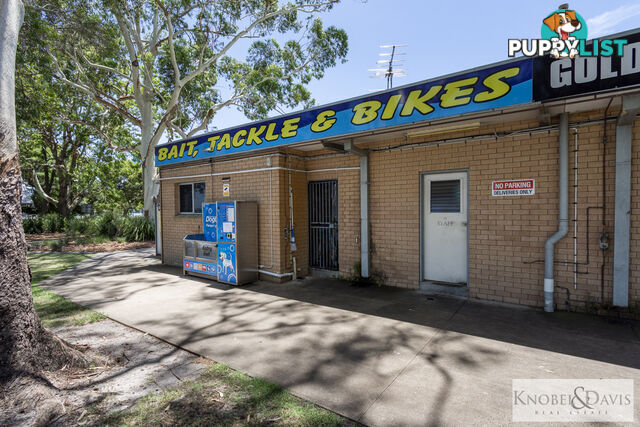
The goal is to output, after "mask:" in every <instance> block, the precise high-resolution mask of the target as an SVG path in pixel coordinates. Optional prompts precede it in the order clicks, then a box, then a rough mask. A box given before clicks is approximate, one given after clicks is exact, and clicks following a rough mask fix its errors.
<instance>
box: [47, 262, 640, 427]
mask: <svg viewBox="0 0 640 427" xmlns="http://www.w3.org/2000/svg"><path fill="white" fill-rule="evenodd" d="M42 286H43V287H46V288H48V289H51V290H53V291H55V292H57V293H59V294H61V295H63V296H65V297H67V298H69V299H71V300H73V301H75V302H77V303H79V304H82V305H86V306H89V307H91V308H93V309H95V310H97V311H99V312H101V313H104V314H106V315H107V316H109V317H112V318H113V319H116V320H118V321H120V322H122V323H125V324H127V325H130V326H133V327H136V328H138V329H141V330H144V331H146V332H149V333H150V334H152V335H155V336H158V337H160V338H162V339H165V340H167V341H169V342H171V343H174V344H176V345H180V346H182V347H184V348H186V349H188V350H190V351H193V352H196V353H199V354H203V355H205V356H207V357H210V358H212V359H213V360H216V361H219V362H223V363H226V364H228V365H230V366H231V367H233V368H235V369H240V370H242V371H245V372H247V373H248V374H250V375H253V376H258V377H262V378H265V379H267V380H270V381H274V382H276V383H279V384H281V385H283V386H285V387H287V388H289V389H290V390H291V391H293V392H294V393H295V394H297V395H299V396H301V397H304V398H307V399H309V400H311V401H314V402H316V403H318V404H320V405H322V406H325V407H327V408H329V409H332V410H334V411H336V412H339V413H341V414H343V415H346V416H348V417H350V418H353V419H356V420H360V421H362V422H364V423H366V424H370V425H380V426H382V425H385V426H386V425H424V424H433V425H436V424H454V423H455V424H485V425H486V424H489V423H491V424H493V423H499V424H506V423H509V422H510V420H511V402H510V396H511V380H512V379H514V378H640V357H638V354H640V336H639V335H638V327H637V324H636V323H632V322H628V321H624V322H622V321H620V322H612V321H609V320H605V319H600V318H594V317H590V316H585V315H577V314H567V313H554V314H551V315H550V314H544V313H542V312H541V311H538V310H535V309H530V308H520V307H511V306H504V305H498V304H488V303H479V302H473V301H468V300H464V299H458V298H453V297H442V296H437V297H428V296H425V295H422V294H419V293H417V292H412V291H406V290H401V289H389V288H378V287H375V286H374V287H365V288H358V287H353V286H350V285H349V284H348V283H345V282H341V281H337V280H331V279H319V280H318V279H314V280H300V281H296V282H289V283H285V284H274V283H263V282H260V283H257V284H253V285H249V286H245V287H240V288H234V287H231V286H227V285H223V284H219V283H217V282H211V281H207V280H205V279H198V278H194V277H183V276H182V275H181V270H180V269H178V268H174V267H167V266H162V265H160V264H159V262H158V260H157V259H156V258H155V257H154V256H153V252H152V251H150V250H138V251H127V252H120V253H112V254H99V255H97V256H95V257H94V258H92V259H90V260H87V261H85V262H83V263H81V264H79V265H77V266H76V267H75V268H73V269H71V270H68V271H66V272H64V273H62V274H60V275H57V276H54V277H52V278H51V279H49V280H47V281H46V282H42ZM639 386H640V383H639V384H636V393H635V396H636V408H640V400H639V399H640V390H638V387H639Z"/></svg>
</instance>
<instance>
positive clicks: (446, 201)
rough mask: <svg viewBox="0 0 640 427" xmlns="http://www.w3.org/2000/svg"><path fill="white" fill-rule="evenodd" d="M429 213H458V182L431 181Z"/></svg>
mask: <svg viewBox="0 0 640 427" xmlns="http://www.w3.org/2000/svg"><path fill="white" fill-rule="evenodd" d="M431 212H432V213H447V212H460V180H459V179H456V180H452V181H431Z"/></svg>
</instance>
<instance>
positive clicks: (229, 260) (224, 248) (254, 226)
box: [217, 201, 258, 285]
mask: <svg viewBox="0 0 640 427" xmlns="http://www.w3.org/2000/svg"><path fill="white" fill-rule="evenodd" d="M217 208H218V215H217V227H218V238H217V240H218V281H219V282H223V283H230V284H233V285H241V284H244V283H249V282H255V281H256V280H258V204H257V203H256V202H241V201H234V202H218V206H217Z"/></svg>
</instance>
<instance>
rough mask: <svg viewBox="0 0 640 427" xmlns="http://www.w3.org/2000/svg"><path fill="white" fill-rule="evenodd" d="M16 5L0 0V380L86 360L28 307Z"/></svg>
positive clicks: (11, 0) (16, 1) (20, 12)
mask: <svg viewBox="0 0 640 427" xmlns="http://www.w3.org/2000/svg"><path fill="white" fill-rule="evenodd" d="M23 10H24V9H23V4H22V1H21V0H0V58H2V61H0V94H1V96H0V209H1V210H2V215H0V378H1V379H3V380H4V379H6V378H7V377H13V376H15V375H20V374H31V375H37V373H38V372H40V371H41V370H42V369H58V368H61V367H62V366H63V365H64V364H69V363H70V362H72V361H74V360H76V361H79V362H80V363H82V361H85V362H86V360H85V359H84V358H83V357H82V355H81V353H79V352H78V351H76V350H74V349H72V348H71V347H69V346H67V345H66V344H65V343H64V342H62V341H61V340H60V339H58V338H57V337H56V336H55V335H53V334H52V333H51V332H49V331H48V330H46V329H45V328H44V327H43V326H42V323H41V322H40V319H39V317H38V315H37V314H36V312H35V310H34V308H33V298H32V296H31V286H30V283H31V273H30V271H29V267H28V265H27V246H26V242H25V240H24V232H23V231H22V215H21V209H20V201H21V196H22V180H21V177H20V160H19V154H18V144H17V140H16V121H15V117H16V116H15V97H14V88H15V58H16V45H17V43H18V32H19V30H20V26H21V24H22V18H23Z"/></svg>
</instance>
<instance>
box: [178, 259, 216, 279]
mask: <svg viewBox="0 0 640 427" xmlns="http://www.w3.org/2000/svg"><path fill="white" fill-rule="evenodd" d="M184 269H185V270H186V271H193V272H194V273H200V274H207V275H209V276H214V277H215V276H217V275H218V267H217V265H216V264H212V263H210V262H202V261H192V260H189V259H185V260H184Z"/></svg>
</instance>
